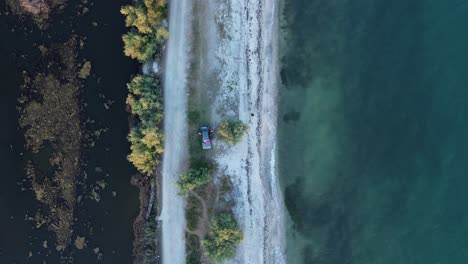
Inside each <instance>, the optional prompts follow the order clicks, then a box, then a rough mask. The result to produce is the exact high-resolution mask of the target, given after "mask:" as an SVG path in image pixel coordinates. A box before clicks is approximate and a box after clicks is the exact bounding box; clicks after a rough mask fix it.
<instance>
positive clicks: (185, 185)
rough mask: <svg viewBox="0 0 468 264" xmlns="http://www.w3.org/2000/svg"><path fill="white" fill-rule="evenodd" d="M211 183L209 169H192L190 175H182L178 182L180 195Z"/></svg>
mask: <svg viewBox="0 0 468 264" xmlns="http://www.w3.org/2000/svg"><path fill="white" fill-rule="evenodd" d="M209 181H211V175H210V171H209V169H208V168H204V167H200V168H192V169H190V170H189V171H188V173H185V174H182V175H180V178H179V180H178V181H177V186H178V187H179V194H180V195H184V194H186V193H187V192H188V191H191V190H194V189H195V188H197V187H198V186H202V185H204V184H207V183H208V182H209Z"/></svg>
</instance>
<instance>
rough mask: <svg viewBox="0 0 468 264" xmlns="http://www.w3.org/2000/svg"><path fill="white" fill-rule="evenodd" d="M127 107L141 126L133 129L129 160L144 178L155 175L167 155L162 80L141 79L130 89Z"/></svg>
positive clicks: (147, 77)
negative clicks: (163, 125)
mask: <svg viewBox="0 0 468 264" xmlns="http://www.w3.org/2000/svg"><path fill="white" fill-rule="evenodd" d="M127 87H128V90H129V94H128V97H127V104H128V106H129V107H130V111H131V113H132V114H134V115H135V116H136V117H138V119H139V122H138V123H136V125H135V126H134V127H133V128H132V129H131V131H130V134H129V136H128V140H129V142H130V143H131V146H130V150H131V153H130V155H128V160H129V161H130V162H132V163H133V165H134V166H135V167H136V168H137V169H138V170H139V171H140V172H141V173H143V174H146V175H149V174H151V173H153V172H154V170H155V169H156V167H157V166H158V164H159V160H160V156H161V154H162V153H163V151H164V148H163V140H164V136H163V134H162V132H161V131H160V129H159V126H160V123H161V121H162V117H163V104H162V96H161V93H160V91H159V90H160V87H159V82H158V80H157V79H156V78H155V77H153V76H143V75H137V76H136V77H134V78H133V79H132V81H131V82H130V83H129V84H128V85H127Z"/></svg>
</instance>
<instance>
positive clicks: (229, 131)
mask: <svg viewBox="0 0 468 264" xmlns="http://www.w3.org/2000/svg"><path fill="white" fill-rule="evenodd" d="M247 129H248V126H247V125H245V124H244V123H242V121H240V120H237V121H235V120H227V121H223V122H221V124H220V125H219V128H218V132H217V134H218V135H219V136H220V137H221V139H222V140H224V141H226V142H227V143H228V144H236V143H238V142H239V141H241V139H242V136H243V135H244V133H245V132H246V131H247Z"/></svg>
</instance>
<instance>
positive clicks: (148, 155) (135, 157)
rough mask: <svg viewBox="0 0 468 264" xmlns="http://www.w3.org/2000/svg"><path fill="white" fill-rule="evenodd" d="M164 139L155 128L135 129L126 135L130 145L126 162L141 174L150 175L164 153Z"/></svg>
mask: <svg viewBox="0 0 468 264" xmlns="http://www.w3.org/2000/svg"><path fill="white" fill-rule="evenodd" d="M163 140H164V137H163V135H162V133H159V132H158V129H157V128H156V127H153V128H140V127H135V128H133V129H132V130H131V131H130V134H129V135H128V141H129V142H130V143H131V146H130V151H131V152H130V155H128V160H129V161H130V162H131V163H133V165H134V166H135V167H136V168H137V169H138V170H139V171H140V172H141V173H143V174H151V173H153V172H154V170H155V169H156V167H157V166H158V164H159V159H160V156H161V153H163V151H164V146H163Z"/></svg>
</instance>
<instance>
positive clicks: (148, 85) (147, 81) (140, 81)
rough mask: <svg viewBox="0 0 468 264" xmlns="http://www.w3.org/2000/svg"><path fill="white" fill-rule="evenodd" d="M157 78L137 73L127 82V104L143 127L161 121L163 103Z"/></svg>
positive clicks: (152, 125)
mask: <svg viewBox="0 0 468 264" xmlns="http://www.w3.org/2000/svg"><path fill="white" fill-rule="evenodd" d="M158 86H159V83H158V81H157V79H155V78H154V77H151V76H143V75H137V76H136V77H135V78H133V79H132V81H131V82H130V83H129V84H127V87H128V91H129V92H130V93H129V94H128V96H127V104H128V105H129V106H130V107H131V111H132V114H134V115H137V116H138V117H139V118H140V120H141V121H142V123H143V125H144V126H145V127H154V126H156V125H157V124H159V123H160V122H161V121H162V118H163V110H164V109H163V108H164V107H163V104H162V96H161V93H160V92H159V87H158Z"/></svg>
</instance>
